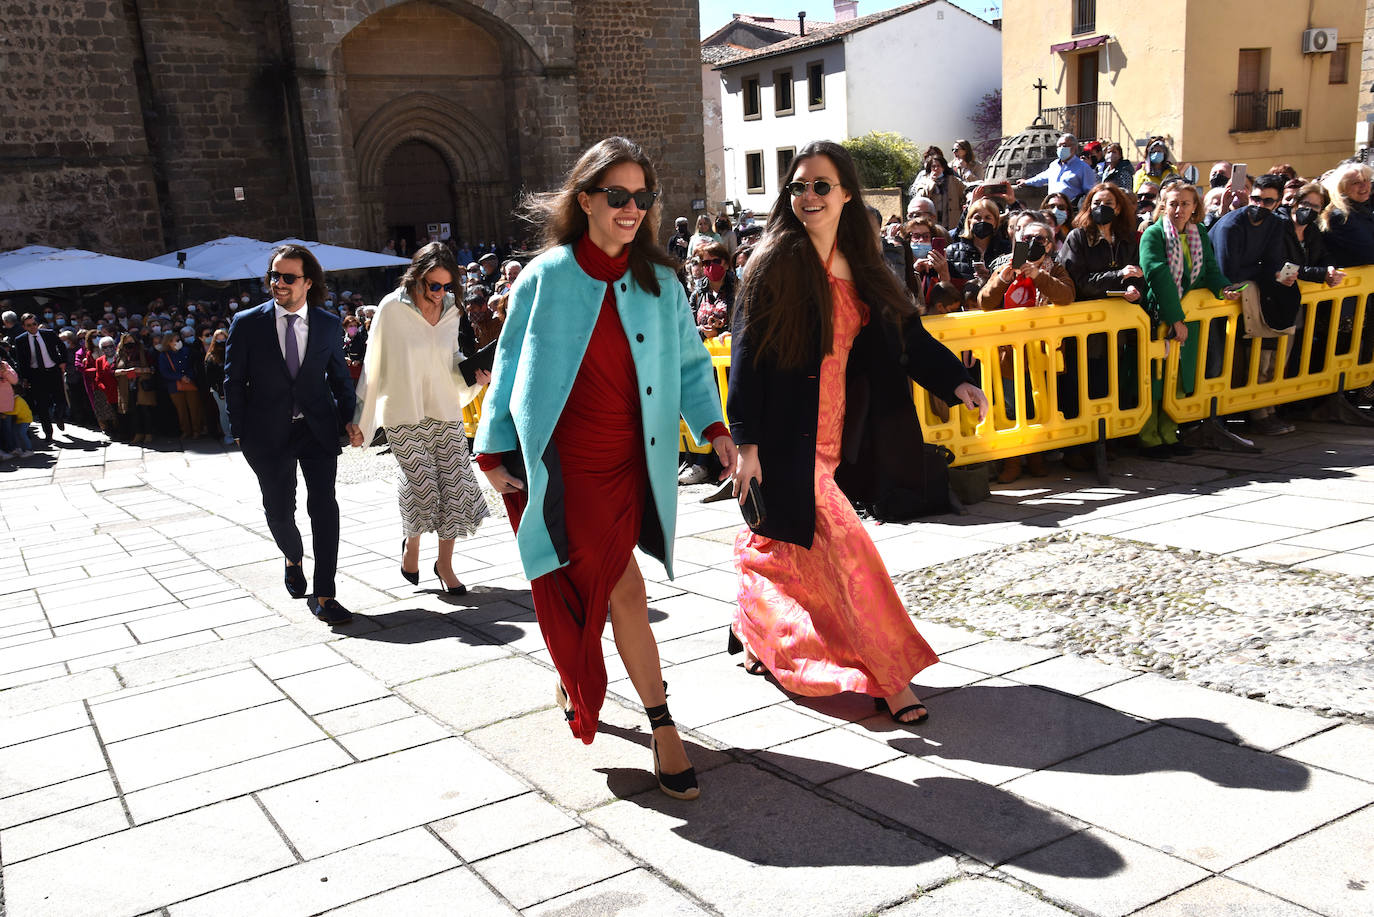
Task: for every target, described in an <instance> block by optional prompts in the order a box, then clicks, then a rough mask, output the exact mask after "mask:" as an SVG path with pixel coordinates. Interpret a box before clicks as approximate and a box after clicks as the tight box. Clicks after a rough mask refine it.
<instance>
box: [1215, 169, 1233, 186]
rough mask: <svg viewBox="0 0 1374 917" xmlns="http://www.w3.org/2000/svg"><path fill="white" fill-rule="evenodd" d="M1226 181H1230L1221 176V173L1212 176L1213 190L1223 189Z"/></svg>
mask: <svg viewBox="0 0 1374 917" xmlns="http://www.w3.org/2000/svg"><path fill="white" fill-rule="evenodd" d="M1228 181H1230V179H1229V178H1227V177H1226V176H1225V175H1223V174H1222V173H1220V172H1218V173H1217V174H1215V175H1213V176H1212V187H1213V188H1222V187H1225V185H1226V183H1227V182H1228Z"/></svg>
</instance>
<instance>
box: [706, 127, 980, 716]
mask: <svg viewBox="0 0 1374 917" xmlns="http://www.w3.org/2000/svg"><path fill="white" fill-rule="evenodd" d="M732 354H733V355H732V359H731V368H730V396H729V410H728V413H729V416H730V432H731V435H732V436H733V437H734V439H735V442H736V444H737V445H738V447H739V456H738V460H737V462H736V466H735V471H734V480H735V493H736V496H737V497H739V498H740V499H741V501H742V502H743V500H744V498H745V497H746V495H747V494H746V491H747V489H748V487H749V482H750V481H751V480H757V481H758V483H759V485H760V490H761V493H762V495H763V506H764V513H765V518H764V520H763V522H762V523H760V524H758V525H756V526H755V527H754V529H753V531H748V530H746V531H744V532H741V534H740V537H739V538H738V539H737V541H736V543H735V560H736V565H737V567H738V569H739V573H740V585H739V610H738V612H737V613H736V617H735V624H734V627H733V629H732V632H731V635H730V636H731V640H730V642H731V649H732V650H735V649H738V648H740V647H741V642H742V644H743V648H745V649H746V650H747V653H748V656H747V657H746V662H747V663H748V665H749V670H750V671H751V672H754V673H756V674H757V673H761V671H762V670H763V669H767V670H768V671H769V672H771V673H772V674H773V677H774V678H775V679H776V680H777V682H778V683H779V684H780V685H782V687H784V688H785V689H787V690H788V691H791V692H793V693H795V694H801V695H810V696H821V695H829V694H837V693H839V692H842V691H855V692H858V693H862V694H869V695H872V696H873V698H874V700H875V703H877V704H878V705H879V706H880V707H884V708H885V709H887V710H888V711H889V712H890V713H891V715H892V717H893V719H895V720H897V721H898V722H903V723H913V722H919V721H920V720H922V719H924V718H925V716H926V713H927V711H926V708H925V706H924V705H923V704H921V702H920V700H919V699H918V698H917V697H916V696H915V694H914V693H913V692H912V690H911V678H912V676H914V675H915V674H916V673H917V672H919V671H920V670H921V669H924V668H926V667H927V666H929V665H931V664H932V663H934V662H936V661H937V658H936V655H935V652H934V651H933V650H932V649H931V648H930V646H929V645H928V644H927V643H926V641H925V640H924V639H922V637H921V635H920V634H919V633H918V632H917V630H916V627H915V625H914V624H913V623H912V621H911V617H910V615H909V614H908V613H907V610H906V608H905V606H904V605H903V604H902V601H901V599H900V598H899V597H898V595H897V590H896V589H895V588H894V586H893V584H892V579H891V577H890V576H889V575H888V572H887V569H886V567H885V566H884V565H883V561H882V558H881V557H880V556H879V554H878V551H877V548H875V547H874V545H873V541H872V539H870V538H869V536H868V533H867V532H866V531H865V530H864V527H863V524H862V523H861V522H860V521H859V518H858V516H857V515H856V514H855V512H854V510H853V508H852V506H851V504H850V499H851V498H854V499H858V500H861V501H864V502H874V501H876V500H878V499H881V498H883V497H885V496H890V495H892V494H893V493H894V492H897V491H900V490H902V489H907V490H912V489H916V488H919V486H920V484H919V481H918V480H917V479H914V478H912V476H911V472H913V471H914V470H915V466H917V465H919V460H917V459H913V455H915V456H919V454H920V445H921V440H920V427H919V424H918V423H917V420H916V413H915V406H914V404H913V402H912V399H911V390H910V383H909V381H908V380H909V379H914V380H915V381H916V382H918V383H919V384H920V385H922V386H923V387H925V388H927V389H929V390H930V391H931V392H932V393H933V394H935V395H937V396H939V397H941V398H943V399H944V400H945V401H946V402H948V403H950V404H955V403H962V404H963V405H964V406H965V407H967V408H969V409H972V410H977V411H978V417H979V420H982V419H983V417H984V416H986V413H987V400H986V398H984V396H983V393H982V392H981V391H980V390H979V389H978V388H977V386H975V385H974V384H973V382H972V381H971V380H970V379H969V377H968V374H967V372H966V370H965V369H964V366H963V364H962V363H961V362H960V360H959V358H958V357H956V356H955V355H954V354H953V353H951V352H950V351H949V350H948V349H947V348H945V347H944V345H942V344H940V343H939V342H938V341H936V340H935V339H934V338H932V337H931V336H930V334H929V333H928V332H926V331H925V329H924V328H923V327H922V326H921V322H920V318H919V316H918V315H917V313H916V309H915V307H914V305H913V304H912V303H911V301H910V300H909V299H908V298H907V295H906V292H905V291H904V290H903V289H902V288H901V286H900V285H899V283H898V282H897V281H896V279H895V278H894V277H893V275H892V273H891V272H890V271H888V270H886V269H885V267H884V266H883V263H882V260H881V252H880V249H879V247H878V240H877V238H876V237H875V234H874V231H873V225H872V223H871V222H870V220H869V218H868V215H867V213H866V211H865V208H864V204H863V200H862V197H861V195H860V192H859V181H858V176H857V173H856V171H855V168H854V165H853V161H852V160H851V159H850V158H849V154H848V153H847V152H846V151H845V150H844V148H843V147H841V146H839V145H838V144H834V143H830V142H827V141H820V142H816V143H812V144H809V145H807V146H806V147H805V148H803V149H802V151H801V152H800V153H799V154H798V155H797V157H796V158H795V159H794V160H793V163H792V166H791V168H790V169H789V173H788V177H787V181H786V182H784V185H783V189H782V193H781V194H780V195H779V198H778V200H777V202H776V203H775V204H774V206H773V209H772V212H771V213H770V214H769V220H768V230H767V232H766V234H765V236H764V239H763V242H762V243H761V244H760V246H759V250H758V251H757V252H756V253H755V254H754V256H753V258H751V259H750V265H749V271H748V273H746V275H745V279H744V285H743V288H742V290H741V292H740V297H739V308H738V313H737V316H736V323H735V330H734V334H733V340H732ZM913 449H914V450H915V452H914V453H913V451H912V450H913ZM837 478H838V479H839V481H838V482H837Z"/></svg>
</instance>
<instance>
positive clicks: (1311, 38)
mask: <svg viewBox="0 0 1374 917" xmlns="http://www.w3.org/2000/svg"><path fill="white" fill-rule="evenodd" d="M1335 50H1336V30H1335V29H1308V30H1307V31H1305V32H1303V33H1302V53H1303V54H1330V53H1331V52H1332V51H1335Z"/></svg>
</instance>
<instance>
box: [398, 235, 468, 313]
mask: <svg viewBox="0 0 1374 917" xmlns="http://www.w3.org/2000/svg"><path fill="white" fill-rule="evenodd" d="M436 268H443V269H444V270H446V271H448V273H449V276H450V277H451V278H452V279H453V280H454V281H455V282H456V281H457V280H458V258H457V256H455V255H454V254H453V249H451V248H449V247H448V246H447V245H445V244H444V243H442V242H431V243H429V244H428V245H424V246H421V248H420V250H419V251H417V252H416V253H415V254H414V255H413V256H412V257H411V259H410V266H409V267H407V268H406V272H405V273H404V274H402V275H401V287H402V288H403V289H404V290H405V291H406V295H407V296H409V297H410V298H411V299H417V297H416V295H415V292H416V290H415V288H416V287H418V286H419V285H420V283H421V281H423V280H424V279H425V275H426V274H428V273H429V272H430V271H432V270H435V269H436Z"/></svg>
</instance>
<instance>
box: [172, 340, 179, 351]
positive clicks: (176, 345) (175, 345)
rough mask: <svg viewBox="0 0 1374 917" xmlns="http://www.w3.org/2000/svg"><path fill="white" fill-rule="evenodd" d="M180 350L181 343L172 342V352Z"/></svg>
mask: <svg viewBox="0 0 1374 917" xmlns="http://www.w3.org/2000/svg"><path fill="white" fill-rule="evenodd" d="M180 349H181V341H173V342H172V350H174V351H176V350H180Z"/></svg>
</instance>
